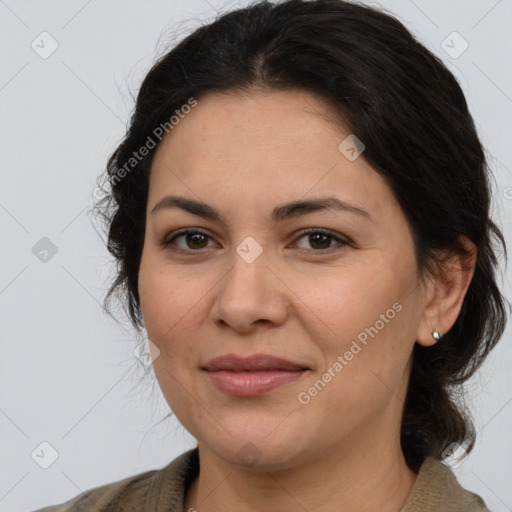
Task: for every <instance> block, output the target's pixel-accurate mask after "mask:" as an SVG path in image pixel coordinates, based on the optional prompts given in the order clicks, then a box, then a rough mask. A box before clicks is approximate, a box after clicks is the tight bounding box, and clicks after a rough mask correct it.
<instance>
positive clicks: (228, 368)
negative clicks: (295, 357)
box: [203, 354, 309, 397]
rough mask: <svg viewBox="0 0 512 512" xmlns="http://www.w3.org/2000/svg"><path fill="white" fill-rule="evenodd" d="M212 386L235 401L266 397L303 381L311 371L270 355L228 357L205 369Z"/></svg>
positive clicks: (223, 357) (212, 363) (232, 355)
mask: <svg viewBox="0 0 512 512" xmlns="http://www.w3.org/2000/svg"><path fill="white" fill-rule="evenodd" d="M203 370H205V371H206V374H207V375H208V376H209V379H210V382H211V383H212V384H213V385H214V386H215V387H216V388H217V389H218V390H220V391H221V392H223V393H225V394H227V395H231V396H235V397H254V396H259V395H264V394H266V393H269V392H270V391H273V390H274V389H277V388H279V387H281V386H283V385H285V384H291V383H292V382H294V381H296V380H297V379H300V378H301V377H302V376H303V375H304V374H305V373H307V371H308V370H309V368H307V367H305V366H304V365H301V364H298V363H294V362H292V361H287V360H286V359H281V358H279V357H274V356H271V355H268V354H256V355H253V356H250V357H240V356H237V355H235V354H227V355H224V356H221V357H217V358H215V359H212V360H211V361H210V362H209V363H208V364H207V365H206V366H204V367H203Z"/></svg>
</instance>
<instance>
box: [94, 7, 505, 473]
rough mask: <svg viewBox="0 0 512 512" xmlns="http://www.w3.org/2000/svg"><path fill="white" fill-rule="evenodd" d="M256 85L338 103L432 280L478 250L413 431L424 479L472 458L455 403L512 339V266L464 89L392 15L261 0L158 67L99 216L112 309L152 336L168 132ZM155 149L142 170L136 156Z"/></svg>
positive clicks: (114, 165)
mask: <svg viewBox="0 0 512 512" xmlns="http://www.w3.org/2000/svg"><path fill="white" fill-rule="evenodd" d="M255 88H260V89H261V88H263V89H266V90H275V91H278V90H283V91H285V90H303V91H306V92H310V93H316V94H319V95H320V96H321V97H322V98H324V99H325V100H327V101H328V102H329V104H330V105H332V107H333V112H336V113H338V114H339V120H340V124H341V125H342V126H344V127H348V128H349V129H350V132H351V133H354V134H355V135H356V136H357V137H358V138H359V139H360V140H361V141H363V142H364V144H365V146H366V149H365V151H364V154H363V156H364V158H365V159H366V160H367V161H368V163H369V164H370V165H371V166H373V168H374V169H375V170H376V172H378V173H380V174H381V175H382V176H383V177H384V178H385V179H386V180H387V183H388V184H389V186H390V187H391V188H392V190H393V192H394V194H395V196H396V198H397V200H398V202H399V203H400V205H401V207H402V209H403V211H404V213H405V215H406V217H407V219H408V221H409V223H410V225H411V227H412V230H413V233H414V243H415V249H416V255H417V262H418V268H419V269H420V270H421V271H422V272H421V273H420V274H422V273H423V272H431V273H432V272H435V271H436V270H435V269H436V268H437V267H436V263H439V262H440V260H439V258H438V255H439V254H441V253H442V252H443V251H445V253H446V251H464V248H463V247H462V245H461V243H460V242H461V237H463V236H464V237H467V238H469V239H470V240H471V241H472V242H473V243H474V244H475V245H476V247H477V251H478V252H477V260H476V268H475V273H474V276H473V279H472V281H471V284H470V286H469V289H468V292H467V294H466V296H465V299H464V303H463V305H462V310H461V312H460V315H459V317H458V319H457V321H456V323H455V325H454V326H453V327H452V329H450V331H449V332H447V333H445V334H444V336H443V338H442V339H441V341H440V342H438V343H437V344H436V345H434V346H432V347H423V346H420V345H419V344H416V345H415V347H414V352H413V361H412V370H411V375H410V380H409V387H408V393H407V397H406V400H405V404H404V410H403V418H402V426H401V444H402V450H403V452H404V456H405V459H406V461H407V464H408V465H409V467H410V468H411V469H413V470H414V471H417V470H418V468H419V467H420V465H421V464H422V462H423V461H424V459H425V457H426V456H429V455H430V456H433V457H436V458H438V459H440V458H442V455H443V451H444V450H445V449H446V448H447V447H448V446H449V445H450V444H451V443H453V442H456V443H459V444H461V445H464V446H465V447H466V448H465V449H466V451H468V452H469V451H470V450H471V448H472V447H473V444H474V438H475V432H474V427H473V424H472V421H471V419H470V417H469V415H468V414H467V413H466V412H465V411H464V409H463V408H462V406H460V405H457V404H456V400H455V395H454V393H455V392H459V391H460V390H461V389H462V388H461V384H462V383H463V382H465V381H466V380H467V379H468V378H469V377H470V376H471V375H472V374H473V373H474V372H475V370H476V369H477V368H478V367H479V366H480V365H481V363H482V362H483V360H484V359H485V357H486V356H487V354H488V353H489V351H490V350H491V349H492V348H493V347H494V346H495V344H496V343H497V342H498V340H499V339H500V337H501V335H502V333H503V331H504V327H505V322H506V311H505V299H504V297H503V296H502V295H501V293H500V291H499V288H498V286H497V284H496V280H495V271H496V269H497V266H498V259H499V258H498V253H497V249H498V247H497V246H496V247H495V246H494V245H493V243H494V242H497V245H500V246H501V247H502V248H503V250H504V254H505V257H506V255H507V254H506V246H505V242H504V239H503V235H502V233H501V231H500V230H499V228H498V227H497V226H496V225H495V223H493V221H492V220H491V218H490V207H491V204H490V201H491V195H490V186H489V177H490V170H489V168H488V164H487V161H486V158H485V155H484V150H483V148H482V145H481V142H480V140H479V137H478V135H477V133H476V130H475V126H474V123H473V119H472V117H471V115H470V113H469V112H468V106H467V103H466V100H465V97H464V94H463V92H462V90H461V88H460V86H459V84H458V82H457V80H456V79H455V77H454V76H453V75H452V73H451V72H450V71H449V70H448V69H447V67H446V66H445V65H444V64H443V63H442V61H441V60H440V59H439V58H437V57H436V56H434V55H433V54H432V53H431V52H430V51H428V50H427V49H426V48H425V47H424V46H423V45H422V44H421V43H419V42H418V41H417V40H416V39H415V38H414V36H413V35H412V34H411V33H410V32H409V31H408V30H407V29H406V28H405V27H404V26H403V25H402V23H400V22H399V21H398V20H397V19H395V18H394V17H393V16H392V15H391V14H388V13H385V12H384V11H382V10H377V9H374V8H370V7H365V6H362V5H360V4H355V3H350V2H347V1H343V0H312V1H303V0H288V1H282V2H279V3H270V2H266V1H263V2H257V3H254V4H252V5H251V6H249V7H246V8H242V9H238V10H235V11H232V12H228V13H226V14H224V15H222V16H219V17H218V18H217V19H216V20H215V21H214V22H213V23H210V24H207V25H204V26H201V27H200V28H198V29H197V30H195V31H194V32H193V33H192V34H191V35H189V36H188V37H186V38H185V39H184V40H183V41H181V42H180V43H179V44H178V45H177V46H175V47H174V48H173V49H172V50H171V51H169V52H168V53H166V54H165V55H164V56H162V57H161V58H159V59H158V61H157V62H156V63H155V65H154V66H153V67H152V69H151V70H150V71H149V73H148V74H147V76H146V77H145V79H144V81H143V83H142V86H141V88H140V91H139V93H138V97H137V102H136V107H135V111H134V113H133V115H132V117H131V120H130V125H129V129H128V132H127V134H126V137H125V138H124V140H123V141H122V143H121V144H120V145H119V146H118V147H117V149H116V150H115V152H114V153H113V154H112V156H111V157H110V159H109V161H108V165H107V169H106V172H105V174H104V175H103V177H102V179H103V183H105V181H108V182H109V187H110V190H105V194H106V196H105V197H104V198H103V199H102V200H101V201H99V202H98V203H97V205H96V207H95V209H96V212H97V214H99V216H100V218H101V220H102V221H103V222H104V224H105V228H106V230H107V233H108V250H109V251H110V253H111V254H112V255H113V256H114V257H115V259H116V260H117V264H118V271H117V274H116V276H115V279H114V280H113V282H112V283H111V287H110V289H109V291H108V294H107V296H106V298H105V310H106V311H107V313H109V314H110V312H109V309H110V300H111V298H112V297H113V296H116V297H117V298H118V299H119V300H120V301H121V303H122V304H123V305H124V306H123V307H124V308H125V311H126V312H127V314H128V315H129V318H130V320H131V322H132V324H133V326H134V327H135V329H136V330H138V331H139V332H140V328H141V327H143V318H142V313H141V310H140V304H139V295H138V289H137V282H138V270H139V266H140V260H141V254H142V248H143V242H144V231H145V214H146V205H147V197H148V187H149V176H150V170H151V163H152V159H153V156H154V154H155V151H156V147H158V142H159V138H158V137H156V135H155V134H156V133H160V132H159V131H158V130H157V128H158V127H162V126H164V127H166V128H165V131H166V132H167V131H171V129H172V126H171V124H172V123H171V124H170V123H169V120H170V119H171V117H172V116H173V115H177V114H178V112H180V111H181V110H180V109H182V107H183V105H186V104H187V103H188V102H189V101H190V99H191V98H195V100H197V101H200V100H201V97H203V96H204V95H205V94H207V93H210V92H215V91H238V92H251V91H252V90H254V89H255ZM160 131H161V129H160ZM150 138H151V140H152V141H153V143H154V144H149V139H150ZM155 143H156V144H155ZM150 145H155V148H152V149H150V150H149V153H148V154H147V155H146V156H144V158H140V160H139V159H138V160H137V163H136V165H135V162H134V161H133V160H130V159H133V155H134V152H137V151H138V150H139V149H140V148H141V147H143V146H147V147H149V146H150ZM128 162H131V163H130V166H128V167H127V163H128ZM132 164H133V165H132ZM123 169H124V172H122V170H123ZM121 175H122V178H120V176H121ZM99 183H100V182H99ZM100 186H103V185H100Z"/></svg>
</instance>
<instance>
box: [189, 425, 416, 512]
mask: <svg viewBox="0 0 512 512" xmlns="http://www.w3.org/2000/svg"><path fill="white" fill-rule="evenodd" d="M359 434H360V435H359V436H358V437H359V438H360V439H361V440H362V441H363V440H364V443H365V448H366V449H365V450H364V451H361V450H360V449H354V446H355V445H354V444H353V441H354V440H351V443H347V446H351V445H352V448H348V447H347V446H341V447H340V449H338V450H335V449H332V448H331V449H330V450H327V451H326V452H325V453H319V454H317V456H316V458H315V459H314V460H310V461H309V462H308V463H307V464H300V465H295V466H293V467H288V468H286V469H280V470H279V471H256V470H255V469H252V470H251V469H247V468H242V467H240V466H239V465H234V464H230V463H228V462H226V461H225V460H223V459H221V458H219V457H218V456H217V455H216V454H215V453H214V452H212V451H211V450H209V448H208V447H206V446H204V445H202V444H200V443H198V446H199V454H200V473H199V476H198V478H197V479H196V480H195V481H194V482H193V483H192V484H191V486H190V488H189V490H188V492H187V495H186V497H185V507H184V511H186V512H188V511H192V512H193V511H194V510H196V511H199V512H214V511H218V510H223V511H226V512H232V511H233V512H234V511H237V512H256V511H258V512H259V511H262V512H277V511H279V512H281V511H282V510H288V511H295V510H296V511H297V512H299V511H300V512H303V511H304V510H322V511H324V512H331V511H332V512H334V511H336V512H340V510H342V511H343V512H356V511H357V512H377V511H378V512H387V511H389V512H396V511H397V510H400V509H401V508H402V506H403V504H404V503H405V501H406V500H407V497H408V496H409V494H410V492H411V489H412V487H413V485H414V482H415V480H416V476H417V475H416V474H415V473H414V472H413V471H412V470H410V469H409V468H408V467H407V464H406V463H405V459H404V457H403V454H402V451H401V449H400V447H399V443H395V444H394V445H393V446H391V445H390V444H389V443H388V444H387V445H386V444H385V443H382V442H379V441H377V442H375V441H373V442H372V443H369V441H368V440H369V439H372V437H368V433H361V432H360V433H359ZM373 439H375V438H373Z"/></svg>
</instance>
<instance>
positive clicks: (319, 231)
mask: <svg viewBox="0 0 512 512" xmlns="http://www.w3.org/2000/svg"><path fill="white" fill-rule="evenodd" d="M187 234H199V235H203V236H205V237H208V238H210V239H211V236H210V235H208V234H207V233H205V232H204V231H201V230H199V229H194V228H188V229H183V230H181V231H178V232H177V233H175V234H174V235H173V236H172V237H171V238H170V239H166V240H164V242H163V243H162V244H161V245H162V247H163V248H164V249H170V250H172V251H174V252H181V253H190V252H196V253H199V252H202V249H198V250H193V249H190V250H184V249H180V248H179V247H177V248H175V249H171V248H170V247H169V246H170V245H171V244H172V243H173V242H174V241H175V240H176V239H177V238H179V237H180V236H183V235H187ZM309 234H322V235H325V236H327V237H329V238H331V239H333V240H335V241H337V242H338V244H339V245H340V246H342V247H343V246H347V245H350V243H349V242H347V241H346V240H343V239H342V238H340V237H338V236H336V235H335V234H334V233H333V232H332V231H329V230H327V229H322V228H308V229H305V230H303V231H301V232H300V233H299V236H298V238H297V239H296V240H298V239H300V238H302V237H303V236H305V235H309ZM334 247H335V246H334ZM301 251H302V252H314V253H320V254H327V253H331V252H335V251H333V247H329V248H327V249H319V250H315V249H301Z"/></svg>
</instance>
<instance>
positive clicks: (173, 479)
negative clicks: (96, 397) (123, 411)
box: [35, 447, 490, 512]
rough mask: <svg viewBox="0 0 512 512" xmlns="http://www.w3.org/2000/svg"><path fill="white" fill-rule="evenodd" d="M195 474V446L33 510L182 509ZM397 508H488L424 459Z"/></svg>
mask: <svg viewBox="0 0 512 512" xmlns="http://www.w3.org/2000/svg"><path fill="white" fill-rule="evenodd" d="M198 473H199V454H198V449H197V447H196V448H194V449H193V450H189V451H188V452H185V453H183V454H182V455H180V456H179V457H177V458H176V459H174V460H173V461H172V462H171V463H170V464H168V465H167V466H166V467H164V468H162V469H159V470H151V471H147V472H145V473H140V474H138V475H135V476H131V477H129V478H125V479H124V480H119V481H117V482H113V483H110V484H107V485H103V486H101V487H95V488H94V489H90V490H88V491H86V492H84V493H83V494H80V495H78V496H76V497H75V498H73V499H71V500H69V501H67V502H66V503H64V504H62V505H55V506H51V507H46V508H43V509H40V510H37V511H35V512H186V511H184V510H183V500H184V497H185V493H186V490H187V489H188V486H189V485H190V483H192V481H193V480H194V479H195V478H196V477H197V475H198ZM399 512H490V511H489V509H488V508H487V507H486V506H485V503H484V501H483V500H482V498H480V497H479V496H477V495H476V494H473V493H472V492H469V491H467V490H465V489H463V488H462V487H461V486H460V484H459V483H458V482H457V480H456V478H455V475H454V473H453V471H452V470H451V469H450V468H449V467H448V466H446V465H444V464H442V463H441V462H439V461H437V460H436V459H433V458H430V457H429V458H427V459H426V460H425V462H424V463H423V465H422V466H421V468H420V471H419V473H418V477H417V479H416V482H415V483H414V486H413V488H412V490H411V493H410V495H409V498H408V499H407V501H406V503H405V504H404V506H403V507H402V509H401V510H400V511H399Z"/></svg>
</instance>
